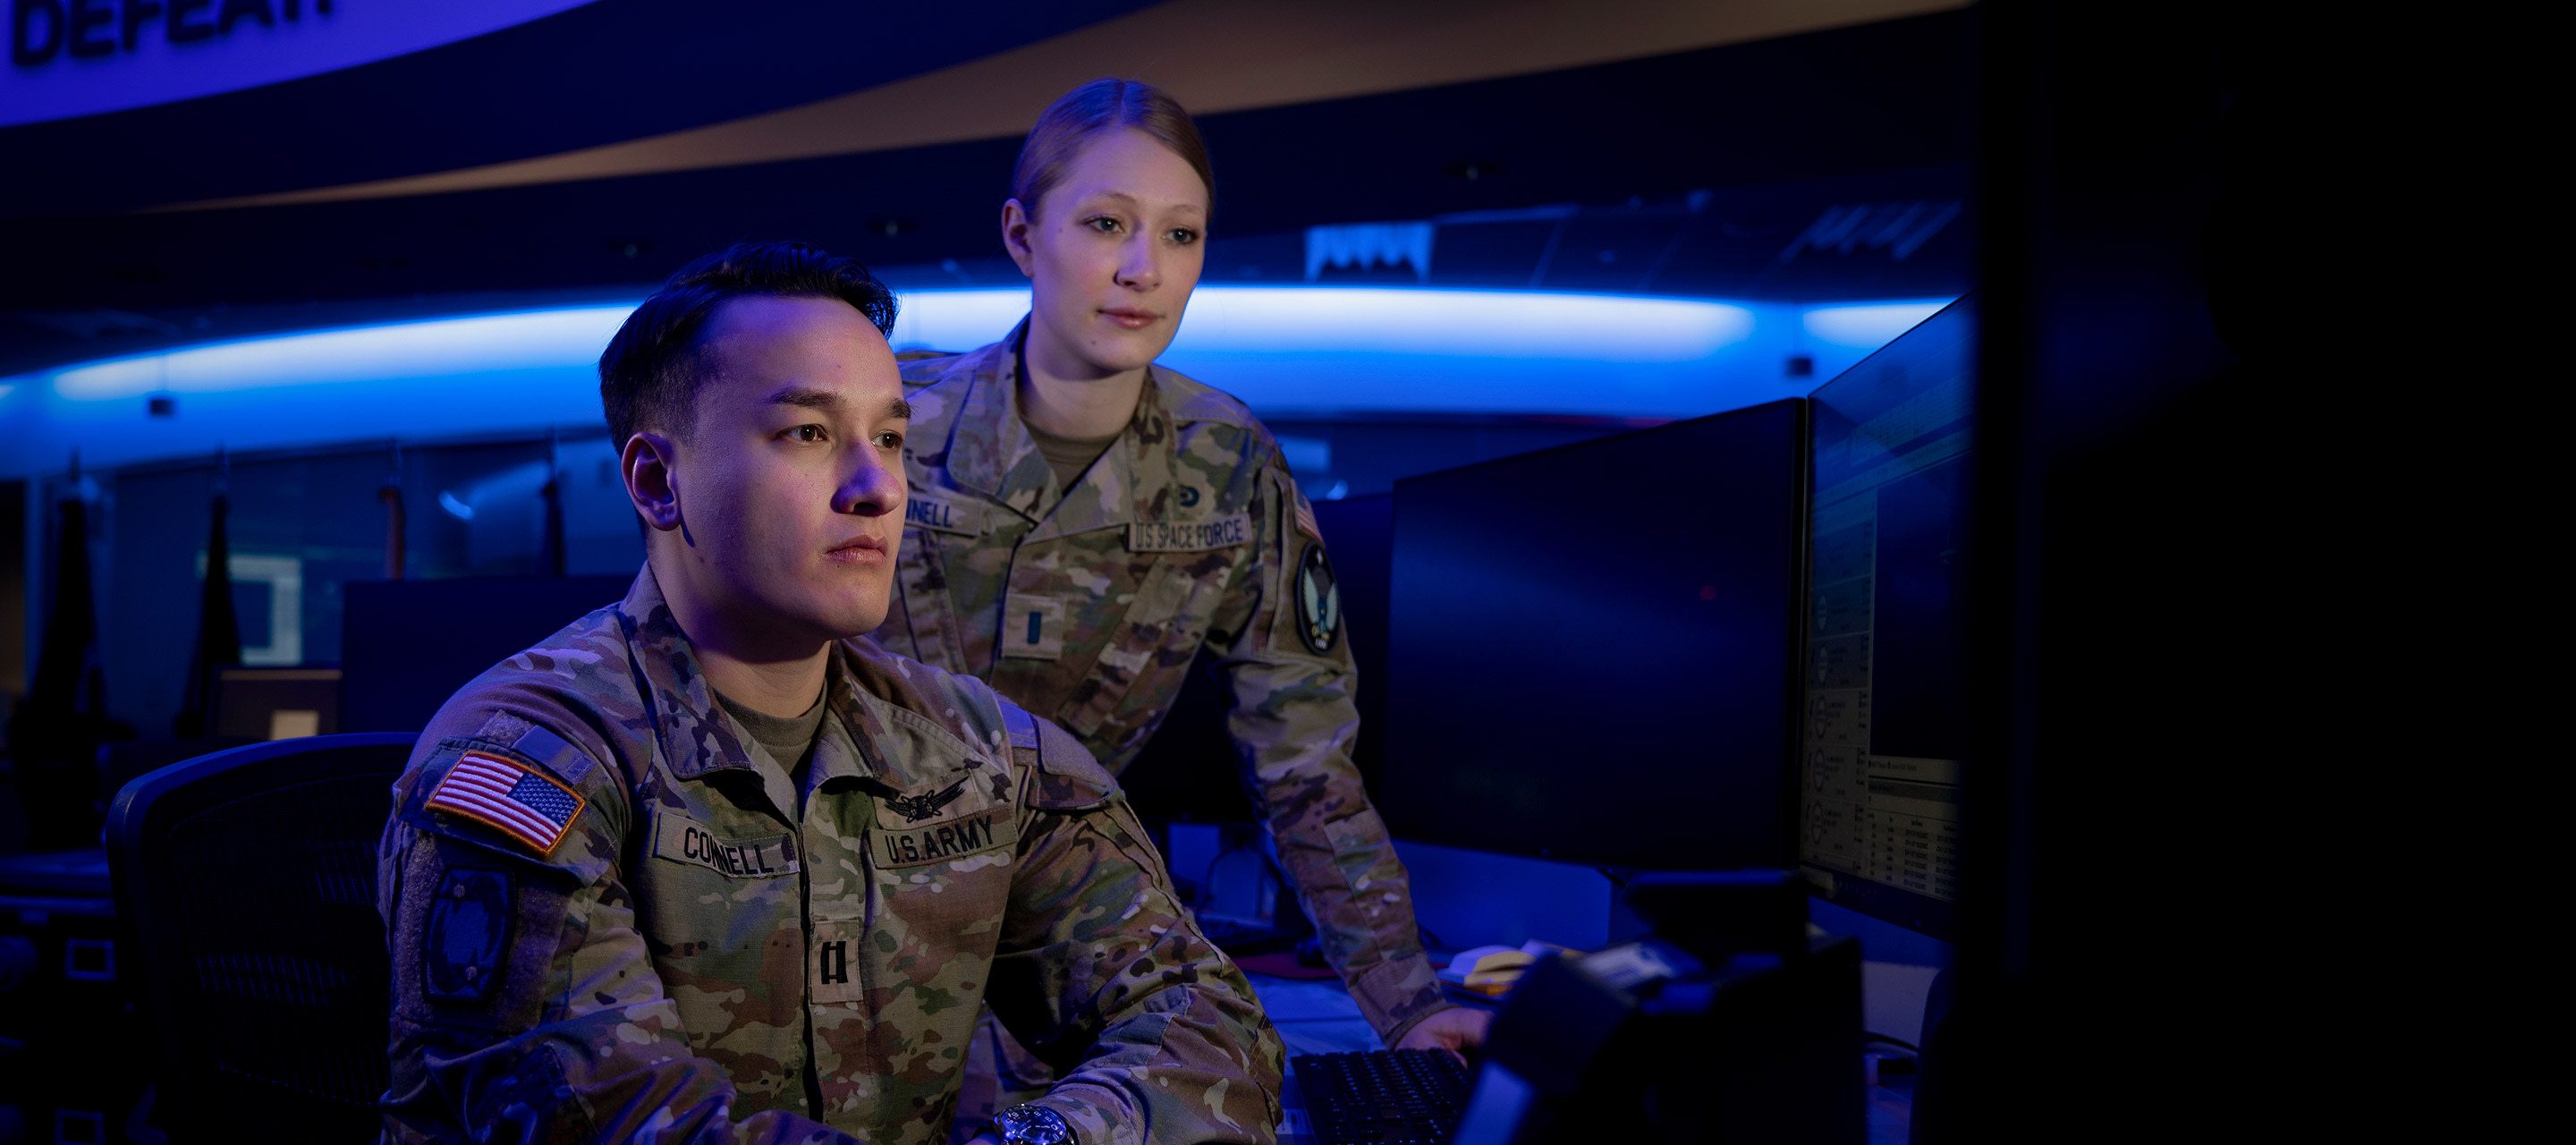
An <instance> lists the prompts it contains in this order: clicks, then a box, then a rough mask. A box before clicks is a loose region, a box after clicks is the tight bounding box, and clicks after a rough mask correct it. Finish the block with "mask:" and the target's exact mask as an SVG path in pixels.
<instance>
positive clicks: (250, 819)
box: [107, 732, 416, 1142]
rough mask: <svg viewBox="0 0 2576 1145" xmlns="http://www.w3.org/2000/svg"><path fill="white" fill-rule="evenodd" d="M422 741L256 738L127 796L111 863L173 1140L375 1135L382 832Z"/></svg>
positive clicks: (381, 1009) (384, 985) (381, 996)
mask: <svg viewBox="0 0 2576 1145" xmlns="http://www.w3.org/2000/svg"><path fill="white" fill-rule="evenodd" d="M415 739H416V737H414V736H412V735H408V734H403V733H392V732H371V733H360V734H354V735H335V736H313V737H308V738H305V739H293V740H279V741H275V742H271V743H259V744H252V745H250V746H248V747H240V748H234V749H232V750H230V751H222V752H217V753H215V754H213V755H208V756H202V757H199V758H197V759H192V760H188V761H186V762H184V763H178V764H174V765H172V766H169V767H165V768H162V769H161V770H159V771H155V772H152V773H150V774H148V775H145V776H143V777H141V778H139V779H136V780H135V781H133V782H132V783H129V784H127V785H126V786H125V788H124V789H123V790H122V791H119V792H118V793H117V796H116V802H115V805H114V806H113V807H112V808H110V809H109V812H108V828H107V846H108V862H109V867H110V870H111V872H112V874H113V876H114V880H115V885H116V903H117V911H118V914H119V915H120V916H121V917H122V918H123V919H124V920H125V921H126V923H127V925H129V926H130V927H131V929H132V933H133V938H134V944H135V945H134V949H135V950H136V951H137V952H138V955H139V957H140V959H141V961H142V964H143V967H142V969H143V973H142V978H143V983H144V987H145V990H146V1000H147V1002H148V1004H149V1006H150V1011H151V1017H152V1019H153V1020H152V1025H153V1028H154V1029H155V1030H156V1031H157V1033H158V1035H159V1040H160V1045H159V1050H160V1054H159V1056H160V1068H159V1070H157V1071H156V1074H157V1076H158V1078H159V1084H160V1087H161V1088H160V1096H159V1098H158V1104H159V1106H160V1108H159V1109H158V1111H156V1114H155V1117H154V1120H155V1121H157V1122H159V1123H160V1124H161V1126H162V1127H163V1128H164V1129H165V1130H167V1131H169V1133H170V1136H171V1139H172V1140H173V1141H190V1140H218V1139H222V1140H230V1139H238V1138H240V1137H243V1136H244V1135H247V1136H250V1137H256V1138H262V1139H267V1140H276V1141H316V1142H321V1141H350V1142H357V1141H367V1140H371V1139H373V1138H374V1137H375V1136H376V1134H377V1132H378V1129H379V1127H380V1126H381V1124H382V1121H381V1119H380V1117H379V1116H378V1114H377V1112H376V1106H375V1102H376V1098H377V1096H378V1095H380V1094H382V1093H383V1092H384V1089H385V1084H386V1068H385V1035H386V1018H387V1015H388V1014H389V1013H390V1007H391V1002H390V986H389V974H390V971H389V970H388V969H387V960H386V955H385V932H384V925H383V923H382V922H381V921H380V920H379V919H378V918H377V916H376V841H377V839H378V837H379V836H380V835H381V834H382V833H383V831H384V826H385V820H386V818H387V817H388V816H389V815H390V813H391V812H392V809H393V804H392V794H391V791H392V782H393V779H394V778H395V777H396V776H397V775H399V774H401V772H402V768H403V764H404V762H405V761H406V760H407V759H409V757H410V755H411V750H412V744H413V742H414V740H415Z"/></svg>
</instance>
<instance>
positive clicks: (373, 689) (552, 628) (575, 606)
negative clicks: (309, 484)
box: [340, 576, 635, 732]
mask: <svg viewBox="0 0 2576 1145" xmlns="http://www.w3.org/2000/svg"><path fill="white" fill-rule="evenodd" d="M634 583H635V578H634V577H632V576H573V577H457V578H453V579H448V580H379V581H350V582H349V583H348V584H347V585H345V586H343V588H342V592H343V594H344V595H343V600H344V601H346V605H347V608H346V611H345V612H343V613H342V625H343V627H342V628H341V632H342V633H343V635H342V636H341V650H340V668H341V679H340V727H341V729H342V730H345V731H353V732H416V731H419V730H421V729H422V728H424V727H427V726H429V718H430V717H431V716H434V715H437V714H438V709H439V708H440V707H442V706H444V705H445V704H446V703H447V698H448V697H449V696H453V695H455V694H456V690H457V689H459V688H462V687H464V686H465V685H467V684H469V683H472V682H473V680H474V678H475V677H476V676H480V675H482V674H483V673H484V671H485V670H487V669H489V668H491V667H492V666H493V665H495V664H498V663H500V662H501V661H503V660H505V659H508V658H509V657H511V656H513V655H516V654H517V653H519V652H523V651H525V650H527V649H528V648H529V647H530V646H532V645H534V644H536V642H538V641H540V640H543V639H545V638H546V637H548V636H552V635H554V634H555V632H556V631H558V630H560V629H562V628H563V627H564V626H565V625H567V624H570V623H572V622H573V621H576V620H579V619H581V618H582V617H584V616H586V615H589V614H590V612H591V611H592V610H594V609H599V608H605V607H607V606H608V605H612V604H615V603H617V602H618V601H620V600H624V599H625V598H626V590H627V589H628V588H630V587H632V586H633V585H634Z"/></svg>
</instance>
